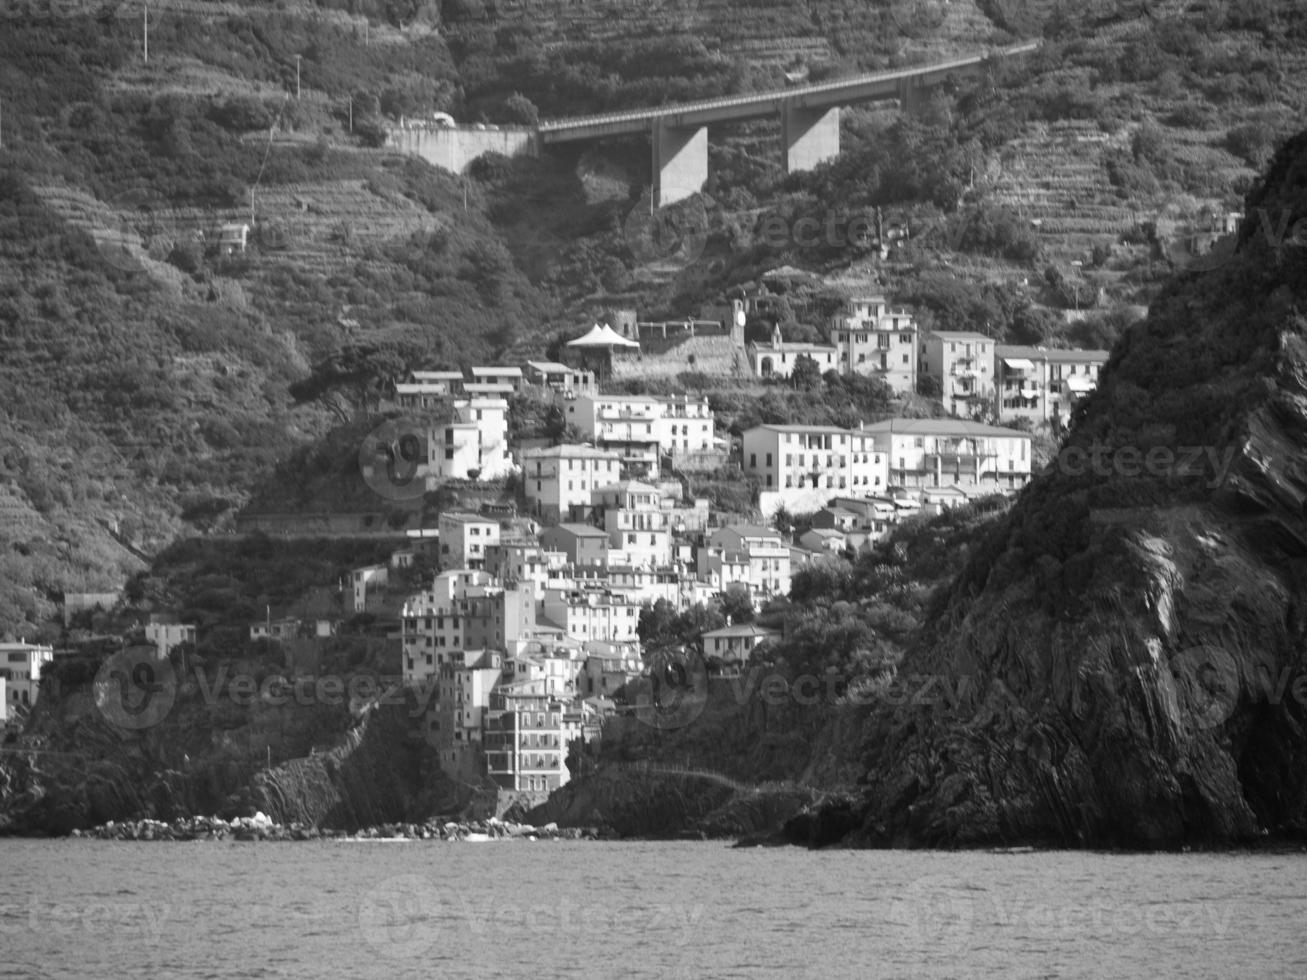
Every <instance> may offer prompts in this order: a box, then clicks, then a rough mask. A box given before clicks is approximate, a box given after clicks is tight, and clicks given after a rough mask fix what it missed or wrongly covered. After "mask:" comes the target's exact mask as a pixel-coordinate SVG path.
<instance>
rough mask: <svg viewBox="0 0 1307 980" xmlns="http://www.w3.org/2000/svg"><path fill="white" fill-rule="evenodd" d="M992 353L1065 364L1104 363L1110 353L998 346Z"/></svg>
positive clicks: (1055, 348)
mask: <svg viewBox="0 0 1307 980" xmlns="http://www.w3.org/2000/svg"><path fill="white" fill-rule="evenodd" d="M994 353H995V354H996V355H998V356H999V357H1001V358H1005V359H1006V358H1009V357H1016V358H1024V359H1026V360H1031V361H1054V362H1060V363H1063V364H1065V363H1066V362H1068V361H1077V362H1078V361H1106V360H1107V358H1108V356H1109V354H1110V353H1111V352H1110V351H1105V350H1082V349H1081V348H1078V347H1018V346H1013V345H1009V344H999V345H998V346H997V347H995V348H994Z"/></svg>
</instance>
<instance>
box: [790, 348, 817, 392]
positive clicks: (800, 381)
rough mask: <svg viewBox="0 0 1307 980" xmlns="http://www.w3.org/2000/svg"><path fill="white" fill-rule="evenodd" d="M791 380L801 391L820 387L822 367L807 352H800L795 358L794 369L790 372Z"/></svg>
mask: <svg viewBox="0 0 1307 980" xmlns="http://www.w3.org/2000/svg"><path fill="white" fill-rule="evenodd" d="M790 382H791V383H792V384H793V385H794V387H795V388H797V389H798V390H800V391H805V390H806V391H812V390H813V389H816V388H820V387H821V384H822V382H821V368H820V367H818V366H817V362H816V361H815V360H814V359H813V358H811V357H809V356H808V355H807V354H800V355H799V356H798V357H797V358H795V360H794V371H793V372H792V373H791V374H790Z"/></svg>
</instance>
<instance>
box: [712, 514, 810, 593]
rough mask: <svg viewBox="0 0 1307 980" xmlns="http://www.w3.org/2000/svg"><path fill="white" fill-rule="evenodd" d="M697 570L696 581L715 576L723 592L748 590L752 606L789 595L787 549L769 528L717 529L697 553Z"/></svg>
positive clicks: (728, 526) (781, 539)
mask: <svg viewBox="0 0 1307 980" xmlns="http://www.w3.org/2000/svg"><path fill="white" fill-rule="evenodd" d="M746 563H747V564H746ZM698 569H699V578H700V580H702V581H709V582H711V581H713V580H714V576H715V577H716V578H717V580H719V581H720V582H721V587H720V589H721V591H723V592H724V591H726V589H727V587H728V586H730V585H732V584H736V583H739V584H742V585H746V586H748V589H749V594H750V596H751V597H752V598H753V599H754V601H755V602H758V601H760V600H764V599H769V598H772V597H773V596H783V595H787V594H788V593H789V591H790V547H789V545H788V544H786V543H785V539H784V538H782V537H781V535H780V532H778V531H776V530H774V529H773V528H769V527H759V526H756V525H752V524H728V525H727V526H726V527H720V528H718V529H717V530H716V531H714V532H713V533H712V534H711V535H710V536H709V537H708V540H707V541H706V542H705V543H704V546H703V547H702V548H700V549H699V555H698ZM741 571H742V572H743V573H744V577H743V578H740V577H739V573H740V572H741Z"/></svg>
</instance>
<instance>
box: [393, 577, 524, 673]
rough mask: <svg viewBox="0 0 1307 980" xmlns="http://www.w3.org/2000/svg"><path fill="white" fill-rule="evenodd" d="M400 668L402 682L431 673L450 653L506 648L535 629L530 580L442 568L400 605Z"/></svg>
mask: <svg viewBox="0 0 1307 980" xmlns="http://www.w3.org/2000/svg"><path fill="white" fill-rule="evenodd" d="M401 622H402V634H401V648H402V658H403V662H402V668H403V675H404V680H405V682H406V683H417V682H421V681H423V680H426V679H428V678H430V677H433V676H435V675H436V674H437V673H438V671H439V669H440V667H441V666H442V665H444V664H449V663H456V662H458V657H456V656H455V655H456V654H458V655H459V656H461V654H462V653H463V652H465V651H469V650H498V651H502V650H506V649H507V648H508V647H509V645H510V644H512V643H514V642H516V641H518V640H519V639H520V638H522V637H525V636H530V635H532V633H533V631H534V630H535V629H536V600H535V595H534V593H533V590H532V586H531V584H530V583H529V582H519V583H517V584H516V585H514V586H512V587H508V586H505V585H503V584H502V583H500V582H499V581H498V580H496V579H495V578H493V577H492V576H490V575H488V574H487V573H485V572H479V571H475V570H473V569H455V570H451V571H446V572H441V573H440V574H439V575H437V576H436V577H435V580H434V581H433V582H432V586H431V588H430V589H429V590H427V591H426V592H421V593H419V594H417V595H414V596H410V597H409V599H408V601H407V602H405V603H404V607H403V610H402V611H401Z"/></svg>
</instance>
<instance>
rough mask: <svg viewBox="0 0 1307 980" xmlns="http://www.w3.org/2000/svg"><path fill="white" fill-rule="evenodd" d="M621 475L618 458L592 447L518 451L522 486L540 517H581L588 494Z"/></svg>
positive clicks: (553, 519)
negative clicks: (520, 460)
mask: <svg viewBox="0 0 1307 980" xmlns="http://www.w3.org/2000/svg"><path fill="white" fill-rule="evenodd" d="M620 477H621V457H620V456H619V455H618V454H617V453H614V452H608V451H607V450H603V449H596V448H595V447H594V446H577V445H564V446H550V447H548V448H546V449H528V450H527V451H526V452H524V453H522V485H523V489H524V491H525V493H526V498H527V500H529V501H530V502H531V509H532V512H533V513H535V514H536V516H538V517H540V518H541V519H542V520H545V521H549V522H553V523H557V522H558V521H571V520H584V519H585V517H586V516H587V515H588V514H589V512H590V506H591V494H592V492H593V491H594V489H595V488H596V487H601V486H607V485H608V484H610V483H613V482H615V481H616V480H618V479H620Z"/></svg>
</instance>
